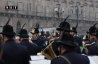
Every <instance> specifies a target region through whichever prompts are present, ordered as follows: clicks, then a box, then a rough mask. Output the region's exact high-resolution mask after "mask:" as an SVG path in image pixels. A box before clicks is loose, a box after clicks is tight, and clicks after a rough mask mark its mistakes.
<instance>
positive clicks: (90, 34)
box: [82, 24, 97, 54]
mask: <svg viewBox="0 0 98 64" xmlns="http://www.w3.org/2000/svg"><path fill="white" fill-rule="evenodd" d="M95 25H96V24H94V25H93V26H91V27H90V28H89V31H87V34H88V37H89V41H88V42H85V43H86V44H84V46H85V47H83V50H82V53H83V54H88V51H87V49H88V48H89V47H90V46H88V44H90V45H92V44H94V43H95V36H94V33H95V31H96V29H97V28H96V27H95Z"/></svg>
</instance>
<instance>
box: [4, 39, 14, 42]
mask: <svg viewBox="0 0 98 64" xmlns="http://www.w3.org/2000/svg"><path fill="white" fill-rule="evenodd" d="M9 41H14V39H8V40H7V41H6V42H9ZM6 42H5V43H6Z"/></svg>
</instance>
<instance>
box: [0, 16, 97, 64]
mask: <svg viewBox="0 0 98 64" xmlns="http://www.w3.org/2000/svg"><path fill="white" fill-rule="evenodd" d="M66 20H67V18H66V19H65V20H64V21H62V22H61V23H60V25H59V27H58V28H56V30H57V31H58V32H53V33H51V34H50V36H47V34H46V33H45V32H44V31H43V30H42V31H41V35H39V27H36V28H33V29H32V30H31V32H30V33H31V34H32V36H29V35H28V31H27V30H26V29H24V28H23V27H22V28H21V30H20V32H19V34H16V33H15V32H14V30H13V27H12V26H11V25H9V24H8V23H9V21H8V22H7V23H6V24H5V25H4V26H3V29H2V32H1V33H0V34H1V35H0V64H29V61H30V60H31V58H30V55H37V54H38V53H41V52H42V51H43V50H45V49H46V47H47V46H48V45H49V44H50V43H52V45H51V47H52V50H53V52H54V53H55V56H56V57H54V58H52V59H51V64H90V60H89V59H88V57H87V56H88V55H98V51H97V50H98V29H97V27H96V24H97V23H96V24H94V25H92V26H91V27H90V28H89V29H88V30H87V35H84V36H78V35H77V27H78V24H77V25H76V26H75V27H70V24H69V23H68V22H67V21H66ZM48 51H49V50H48ZM51 53H52V52H51ZM46 59H48V58H47V57H46Z"/></svg>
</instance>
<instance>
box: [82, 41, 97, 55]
mask: <svg viewBox="0 0 98 64" xmlns="http://www.w3.org/2000/svg"><path fill="white" fill-rule="evenodd" d="M92 45H95V42H93V43H92V44H85V45H84V46H83V49H84V50H85V53H86V54H88V51H89V50H88V48H87V47H89V46H92Z"/></svg>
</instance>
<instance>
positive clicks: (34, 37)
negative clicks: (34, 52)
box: [31, 28, 46, 51]
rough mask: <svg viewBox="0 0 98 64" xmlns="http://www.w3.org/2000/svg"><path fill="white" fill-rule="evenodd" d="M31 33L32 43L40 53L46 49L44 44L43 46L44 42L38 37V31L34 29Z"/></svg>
mask: <svg viewBox="0 0 98 64" xmlns="http://www.w3.org/2000/svg"><path fill="white" fill-rule="evenodd" d="M31 33H32V42H33V43H35V44H36V45H37V46H38V47H39V50H40V51H42V49H44V48H45V47H46V44H45V40H44V39H43V38H42V37H40V36H39V35H38V33H39V29H38V28H34V29H32V31H31Z"/></svg>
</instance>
